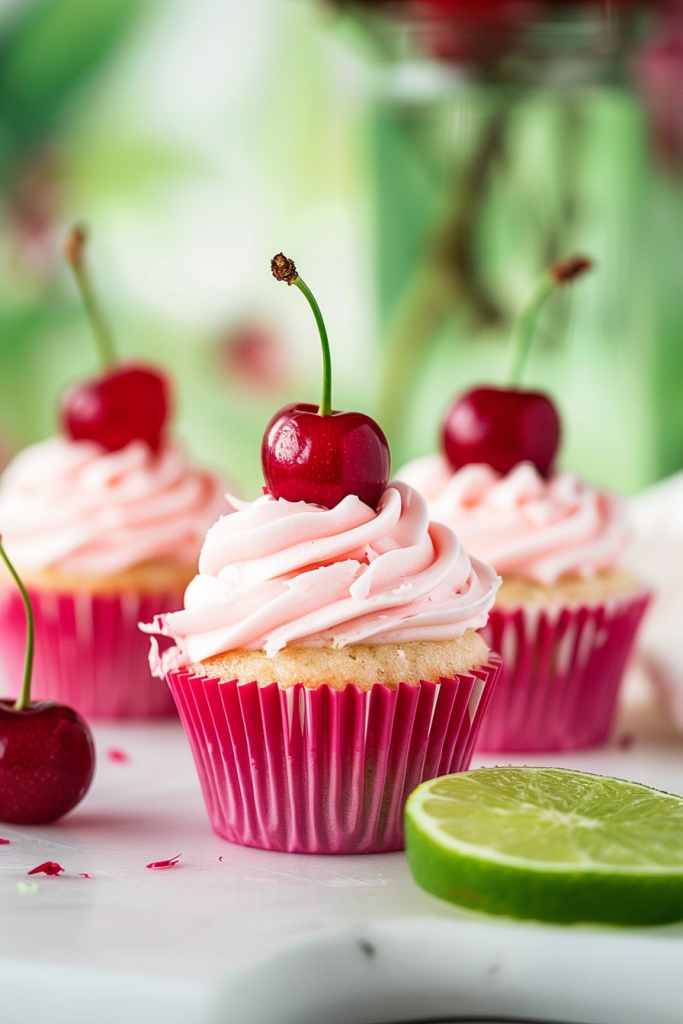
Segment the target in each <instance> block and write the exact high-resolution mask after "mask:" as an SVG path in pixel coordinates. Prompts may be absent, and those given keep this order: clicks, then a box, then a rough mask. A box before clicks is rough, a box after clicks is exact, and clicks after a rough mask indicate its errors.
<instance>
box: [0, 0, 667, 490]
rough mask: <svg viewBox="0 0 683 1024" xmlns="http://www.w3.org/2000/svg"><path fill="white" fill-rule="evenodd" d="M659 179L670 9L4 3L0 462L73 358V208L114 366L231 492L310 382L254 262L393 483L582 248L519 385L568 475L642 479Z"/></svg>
mask: <svg viewBox="0 0 683 1024" xmlns="http://www.w3.org/2000/svg"><path fill="white" fill-rule="evenodd" d="M482 12H484V14H485V17H480V15H481V14H482ZM530 12H531V13H530ZM682 166H683V15H682V14H681V5H680V4H678V3H667V4H664V5H663V6H662V7H661V8H658V7H657V8H656V7H655V5H652V4H648V5H646V6H645V7H644V8H639V7H637V6H633V5H630V4H629V5H627V4H624V5H615V4H613V3H612V4H603V3H592V4H591V3H572V4H566V3H535V4H528V3H526V4H523V5H521V6H520V5H519V4H515V3H514V2H509V0H496V2H489V0H483V3H482V5H481V6H480V7H479V8H478V9H477V5H476V4H473V3H465V2H463V3H458V2H456V0H452V2H450V0H445V2H441V3H440V2H439V0H431V2H430V0H426V2H424V3H420V2H419V0H416V2H414V3H411V4H405V3H399V4H393V5H389V6H388V7H385V6H384V5H382V4H373V3H365V4H363V3H361V4H360V5H356V6H354V5H352V4H345V3H337V4H336V5H333V4H331V3H323V2H322V0H249V2H248V3H245V2H237V0H165V2H163V3H161V2H157V3H155V2H150V0H97V2H96V3H93V2H92V0H13V2H8V0H5V2H4V3H3V4H0V169H1V175H2V176H1V187H2V219H1V222H0V263H1V267H2V274H1V276H0V456H1V457H2V459H3V460H6V459H7V458H8V457H9V456H10V455H11V454H12V453H13V452H14V451H16V450H18V449H19V448H20V447H22V446H23V445H25V444H27V443H30V442H32V441H35V440H38V439H40V438H42V437H45V436H47V435H48V434H49V433H51V432H53V431H54V430H56V429H57V423H56V407H57V401H58V396H59V393H60V391H61V390H62V389H63V387H64V385H65V384H66V383H67V382H68V381H70V380H73V379H74V378H77V377H79V376H83V375H88V374H91V373H93V372H95V371H96V370H97V358H96V352H95V349H94V346H93V344H92V342H91V339H90V336H89V332H88V328H87V325H86V323H85V320H84V317H83V313H82V310H81V307H80V304H79V302H78V299H77V296H76V292H75V289H74V287H73V284H72V281H71V279H70V277H69V274H68V272H67V270H66V268H65V267H64V265H63V261H62V259H61V256H60V245H61V242H62V239H63V237H64V234H65V231H66V228H67V227H68V225H69V224H70V223H71V222H72V221H73V220H74V219H76V218H78V219H82V220H85V221H86V222H87V223H88V224H89V226H90V228H91V231H92V244H91V247H90V261H91V265H92V267H93V270H94V273H95V276H96V280H97V284H98V287H99V290H100V292H101V294H102V296H103V300H104V303H105V305H106V308H107V310H108V312H109V317H110V320H111V322H112V325H113V328H114V331H115V334H116V337H117V340H118V343H119V346H120V350H121V352H122V354H125V355H127V356H128V355H131V356H132V355H134V356H137V357H142V358H146V359H150V360H154V361H157V362H160V363H162V364H164V365H165V366H167V367H168V369H169V370H170V371H171V373H172V374H173V376H174V378H175V381H176V402H177V415H176V430H177V433H178V434H179V435H180V437H181V438H182V440H183V441H184V443H185V444H186V445H187V447H188V448H189V450H190V451H191V453H192V454H193V456H195V457H197V458H198V459H201V460H202V461H205V462H208V463H211V464H213V465H216V466H218V467H220V468H222V469H223V470H224V471H225V472H226V473H227V474H228V475H229V476H230V477H231V479H232V480H233V481H234V483H235V486H236V488H238V489H239V491H240V492H241V493H242V494H243V495H244V496H247V497H253V496H255V495H256V494H257V493H258V491H259V489H260V485H261V474H260V462H259V451H260V440H261V435H262V432H263V428H264V426H265V425H266V423H267V421H268V419H269V418H270V416H271V414H272V413H273V412H274V411H275V409H276V408H278V406H280V405H282V404H283V403H284V402H286V401H291V400H295V399H300V400H309V401H316V400H317V398H318V395H319V381H320V354H319V350H318V343H317V340H316V338H317V336H316V331H315V326H314V324H313V321H312V319H311V318H310V314H309V312H308V309H307V307H306V304H305V303H304V302H303V301H302V300H301V297H300V296H299V295H298V293H296V292H292V291H290V290H289V289H286V288H283V287H282V286H278V285H277V284H276V283H275V282H274V281H273V280H272V278H271V277H270V273H269V260H270V257H271V256H272V255H273V254H274V253H275V252H277V251H280V250H283V251H285V252H286V253H287V254H288V255H291V256H292V257H293V258H294V259H295V260H296V262H297V265H298V267H299V269H300V271H301V273H302V276H303V277H305V279H306V280H307V282H308V284H309V285H310V286H311V287H312V288H313V290H314V291H315V293H316V295H317V297H318V300H319V302H320V304H321V306H322V308H323V310H324V312H325V315H326V319H327V321H328V328H329V332H330V337H331V342H332V346H333V359H334V402H335V405H336V407H338V408H343V407H354V408H359V409H362V410H365V411H368V412H371V413H373V414H376V415H378V416H379V417H380V419H381V422H382V423H383V425H384V426H385V428H386V429H387V432H388V434H389V438H390V441H391V443H392V451H393V458H394V466H395V467H396V468H398V466H399V465H400V464H401V463H402V462H403V461H405V460H406V459H408V458H411V457H413V456H415V455H419V454H422V453H425V452H428V451H431V450H433V449H434V448H435V446H436V444H437V435H438V425H439V421H440V418H441V416H442V414H443V410H444V408H445V405H446V404H447V402H448V400H449V399H450V398H451V397H452V396H453V395H454V394H456V393H457V392H458V391H459V390H461V389H462V388H463V387H465V386H466V385H468V384H470V383H473V382H478V381H482V380H491V381H494V382H499V381H502V380H503V379H504V375H505V371H506V368H507V351H506V342H507V336H508V332H509V328H510V322H511V318H512V316H513V315H514V312H515V310H516V309H517V308H518V306H519V304H520V303H521V302H522V301H523V300H524V298H525V297H526V295H528V293H529V290H530V288H531V286H532V284H533V281H534V278H535V277H536V275H537V274H538V273H539V271H540V270H541V269H542V268H543V267H544V265H546V264H547V263H548V262H549V261H550V260H553V259H558V258H561V257H563V256H567V255H569V254H571V253H573V252H575V251H582V252H586V253H588V254H589V255H591V256H593V257H595V259H596V262H597V270H596V272H595V273H594V274H593V275H592V276H591V277H590V278H589V279H586V280H585V281H582V282H580V283H579V284H577V285H576V286H575V288H574V289H573V290H572V292H571V293H570V294H562V295H561V296H560V295H558V296H557V297H555V298H554V299H553V300H552V302H551V303H550V304H549V305H548V308H547V310H546V313H545V314H544V318H543V322H542V324H541V328H540V331H539V336H538V339H537V343H536V346H535V348H534V351H533V354H532V359H531V361H530V365H529V367H528V371H527V379H526V381H525V383H527V384H529V385H539V386H543V387H544V388H547V389H548V390H550V391H551V392H552V393H553V395H554V396H555V398H556V399H557V401H558V403H559V405H560V407H561V411H562V414H563V418H564V424H565V441H564V447H563V454H562V462H563V464H564V465H565V466H568V467H571V468H573V469H576V470H578V471H579V472H581V473H582V474H584V475H586V476H588V477H590V478H591V479H593V480H596V481H599V482H602V483H604V484H606V485H609V486H611V487H615V488H617V489H619V490H621V491H624V492H634V491H637V490H639V489H641V488H643V487H645V486H646V485H647V484H648V483H650V482H652V481H653V480H656V479H658V478H660V477H662V476H664V475H667V474H669V473H672V472H674V471H676V470H677V469H679V468H680V467H681V465H683V403H682V402H681V389H682V386H683V171H681V167H682Z"/></svg>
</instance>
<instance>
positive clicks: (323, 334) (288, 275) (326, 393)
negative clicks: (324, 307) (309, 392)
mask: <svg viewBox="0 0 683 1024" xmlns="http://www.w3.org/2000/svg"><path fill="white" fill-rule="evenodd" d="M270 269H271V272H272V275H273V277H274V278H275V280H276V281H286V282H287V284H295V285H296V286H297V288H298V289H299V291H300V292H303V294H304V295H305V296H306V299H307V300H308V304H309V306H310V307H311V309H312V310H313V316H314V317H315V322H316V323H317V325H318V330H319V332H320V344H321V345H322V349H323V393H322V398H321V401H320V407H319V409H318V412H319V413H320V415H321V416H329V415H330V413H331V412H332V357H331V355H330V342H329V340H328V337H327V328H326V327H325V321H324V320H323V315H322V313H321V312H320V306H319V305H318V303H317V302H316V299H315V295H314V294H313V292H312V291H311V289H310V288H309V287H308V285H307V284H306V282H305V281H304V280H303V279H302V278H301V277H299V272H298V270H297V269H296V266H295V264H294V260H290V259H289V257H288V256H285V255H284V254H283V253H281V252H280V253H278V254H277V256H273V258H272V260H271V261H270Z"/></svg>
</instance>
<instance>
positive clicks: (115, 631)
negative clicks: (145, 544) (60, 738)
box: [0, 588, 183, 719]
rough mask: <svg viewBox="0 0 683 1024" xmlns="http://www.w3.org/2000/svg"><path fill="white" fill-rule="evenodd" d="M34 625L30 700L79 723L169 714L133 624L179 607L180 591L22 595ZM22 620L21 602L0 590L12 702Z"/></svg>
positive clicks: (20, 665)
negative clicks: (70, 712)
mask: <svg viewBox="0 0 683 1024" xmlns="http://www.w3.org/2000/svg"><path fill="white" fill-rule="evenodd" d="M29 595H30V597H31V602H32V604H33V611H34V616H35V624H36V647H35V661H34V668H33V686H32V690H31V692H32V698H33V700H56V701H60V702H61V703H63V704H69V705H70V706H71V707H73V708H76V710H77V711H79V712H80V713H81V714H82V715H84V716H85V717H86V718H100V719H124V718H128V719H130V718H134V719H148V718H161V717H167V716H169V715H175V713H176V712H175V705H174V701H173V698H172V696H171V694H170V692H169V689H168V686H167V685H166V682H165V681H164V680H162V679H154V678H153V677H152V675H151V674H150V671H149V664H148V660H147V654H148V651H149V637H147V636H145V635H144V634H143V633H141V632H140V630H139V629H138V622H151V621H152V620H153V618H154V616H155V615H158V614H160V613H161V612H166V611H168V610H169V609H171V608H182V606H183V591H182V590H179V591H177V592H173V593H166V594H151V595H138V594H135V593H122V594H116V595H111V596H109V595H107V596H99V595H98V596H94V595H91V594H87V593H74V594H62V593H57V592H49V591H41V590H29ZM25 642H26V619H25V614H24V606H23V604H22V601H21V597H20V595H19V593H18V591H16V590H10V589H9V588H6V589H3V590H2V591H1V592H0V658H1V659H2V665H3V669H4V673H3V674H4V677H5V684H6V686H5V688H6V690H7V691H8V692H9V694H10V695H11V696H15V695H16V694H17V693H18V692H19V689H20V687H21V681H22V677H23V671H24V651H25Z"/></svg>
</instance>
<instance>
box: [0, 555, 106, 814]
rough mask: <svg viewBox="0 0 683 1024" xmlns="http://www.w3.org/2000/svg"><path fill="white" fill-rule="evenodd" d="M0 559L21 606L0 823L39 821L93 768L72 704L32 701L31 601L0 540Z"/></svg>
mask: <svg viewBox="0 0 683 1024" xmlns="http://www.w3.org/2000/svg"><path fill="white" fill-rule="evenodd" d="M0 558H2V561H3V562H4V563H5V565H6V566H7V569H8V571H9V574H10V576H11V577H12V579H13V580H14V582H15V583H16V585H17V587H18V588H19V593H20V594H21V598H22V600H23V602H24V607H25V609H26V661H25V664H24V681H23V684H22V687H21V693H20V694H19V696H18V698H17V699H16V701H9V700H0V821H8V822H11V823H12V824H14V825H43V824H46V823H47V822H49V821H56V820H57V818H61V817H62V815H63V814H66V813H67V811H70V810H71V808H72V807H75V806H76V804H77V803H78V802H79V800H82V799H83V797H84V796H85V794H86V793H87V791H88V787H89V785H90V783H91V782H92V777H93V772H94V771H95V746H94V744H93V740H92V735H91V733H90V729H89V728H88V726H87V725H86V723H85V722H84V720H83V719H82V718H81V716H80V715H79V714H78V712H77V711H74V709H73V708H68V707H66V706H65V705H64V704H56V703H53V702H51V701H41V702H39V703H37V704H32V703H31V675H32V670H33V650H34V645H35V623H34V619H33V608H32V606H31V599H30V597H29V596H28V593H27V592H26V587H25V586H24V584H23V583H22V581H21V579H20V578H19V576H18V574H17V571H16V569H15V568H14V566H13V565H12V562H11V561H10V559H9V557H8V555H7V552H6V551H5V548H4V546H3V544H2V539H1V538H0Z"/></svg>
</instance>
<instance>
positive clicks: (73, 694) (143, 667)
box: [0, 437, 230, 718]
mask: <svg viewBox="0 0 683 1024" xmlns="http://www.w3.org/2000/svg"><path fill="white" fill-rule="evenodd" d="M223 490H224V487H223V482H222V481H221V479H220V478H219V477H218V476H217V475H216V474H214V473H212V472H210V471H208V470H206V469H202V468H198V467H194V466H192V465H190V463H189V462H188V460H187V458H186V456H185V455H184V453H183V452H182V451H181V450H180V449H179V448H178V447H177V446H176V445H173V444H170V443H164V445H163V447H162V448H161V450H160V451H159V452H158V453H157V454H155V453H154V452H153V451H152V450H151V449H150V447H149V445H147V444H146V443H145V442H143V441H132V442H131V443H130V444H128V445H127V446H126V447H125V448H122V449H120V450H118V451H115V452H107V451H105V450H103V449H102V447H101V446H99V445H97V444H95V443H93V442H90V441H69V440H67V439H66V438H61V437H55V438H51V439H50V440H48V441H43V442H41V443H40V444H36V445H31V446H30V447H29V448H26V449H25V450H24V451H23V452H21V453H20V454H19V455H17V456H16V458H15V459H14V460H13V461H12V462H11V463H10V465H9V466H8V467H7V469H6V470H5V472H4V474H3V476H2V479H1V481H0V531H1V532H2V535H3V537H4V541H5V545H6V548H7V550H8V552H9V553H10V557H11V558H12V560H13V561H14V562H15V563H16V565H17V567H18V568H19V571H20V572H21V574H22V577H23V579H24V581H25V583H26V586H27V588H28V590H29V593H30V596H31V600H32V602H33V608H34V613H35V619H36V655H35V666H34V674H33V693H34V697H35V699H36V700H57V701H60V702H62V703H65V704H69V705H71V706H72V707H75V708H76V709H77V710H78V711H80V712H81V714H84V715H86V716H89V717H93V718H144V717H154V716H157V715H167V714H172V713H173V710H174V709H173V701H172V698H171V695H170V694H169V692H168V688H167V687H166V686H165V685H164V684H163V683H160V682H159V680H157V679H153V678H152V677H151V676H150V673H149V668H148V664H147V656H146V655H147V644H146V642H145V640H144V638H143V637H142V636H141V635H140V633H139V630H138V629H137V623H138V622H139V621H140V619H150V618H151V617H153V616H154V615H155V614H157V613H158V612H160V611H166V610H168V609H169V608H181V607H182V603H183V593H184V590H185V587H186V586H187V584H188V583H189V581H190V580H191V579H192V577H193V575H194V573H195V571H196V564H197V557H198V554H199V550H200V547H201V544H202V541H203V538H204V534H205V532H206V529H207V527H208V525H209V524H210V523H212V522H213V521H214V520H215V519H216V516H218V515H220V514H221V512H225V511H226V510H229V509H230V506H229V505H228V503H227V501H226V500H225V498H224V496H223ZM24 635H25V629H24V621H23V612H22V607H21V602H20V600H18V599H17V595H16V590H15V588H13V587H12V586H11V581H10V579H9V576H4V575H3V577H2V579H1V580H0V655H1V656H2V658H3V667H4V670H5V677H6V681H7V684H8V686H9V690H10V693H11V694H12V695H14V694H16V693H18V691H19V688H20V685H21V679H22V671H23V669H22V666H23V658H24V653H23V651H24Z"/></svg>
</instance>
